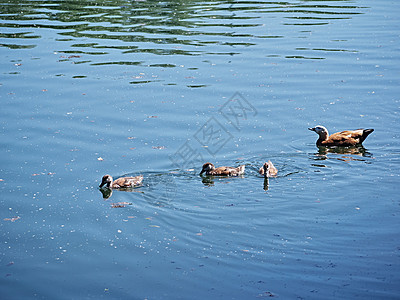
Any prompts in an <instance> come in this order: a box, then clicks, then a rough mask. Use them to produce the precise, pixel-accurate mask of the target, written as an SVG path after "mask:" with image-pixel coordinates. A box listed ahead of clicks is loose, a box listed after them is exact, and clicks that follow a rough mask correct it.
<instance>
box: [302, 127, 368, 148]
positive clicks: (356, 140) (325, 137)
mask: <svg viewBox="0 0 400 300" xmlns="http://www.w3.org/2000/svg"><path fill="white" fill-rule="evenodd" d="M308 129H309V130H311V131H315V132H316V133H317V134H318V135H319V138H318V140H317V146H339V147H351V146H357V145H361V144H362V142H364V140H365V139H366V138H367V136H368V135H369V134H371V133H372V132H373V131H374V130H373V129H356V130H345V131H341V132H336V133H334V134H332V135H329V133H328V130H327V129H326V128H325V127H324V126H321V125H318V126H315V127H313V128H308Z"/></svg>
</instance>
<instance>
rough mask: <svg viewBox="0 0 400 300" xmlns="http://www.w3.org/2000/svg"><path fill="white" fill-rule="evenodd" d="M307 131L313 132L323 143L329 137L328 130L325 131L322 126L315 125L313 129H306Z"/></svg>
mask: <svg viewBox="0 0 400 300" xmlns="http://www.w3.org/2000/svg"><path fill="white" fill-rule="evenodd" d="M308 130H311V131H315V132H316V133H317V134H318V135H319V138H320V139H321V140H323V141H324V140H326V139H327V138H328V136H329V133H328V129H326V128H325V127H324V126H322V125H317V126H315V127H313V128H308Z"/></svg>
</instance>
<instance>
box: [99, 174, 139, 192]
mask: <svg viewBox="0 0 400 300" xmlns="http://www.w3.org/2000/svg"><path fill="white" fill-rule="evenodd" d="M142 181H143V176H142V175H139V176H135V177H121V178H118V179H116V180H115V181H113V178H112V177H111V176H110V175H108V174H107V175H104V176H103V178H102V180H101V184H100V186H99V187H100V188H101V187H102V186H104V185H106V187H107V188H109V189H119V188H133V187H137V186H139V185H141V184H142Z"/></svg>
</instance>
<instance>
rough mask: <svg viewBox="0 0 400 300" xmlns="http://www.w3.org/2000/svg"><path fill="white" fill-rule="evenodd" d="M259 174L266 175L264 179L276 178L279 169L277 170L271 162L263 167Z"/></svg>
mask: <svg viewBox="0 0 400 300" xmlns="http://www.w3.org/2000/svg"><path fill="white" fill-rule="evenodd" d="M258 173H260V174H261V175H264V177H265V178H267V177H271V176H276V174H278V169H277V168H275V166H274V164H273V163H272V162H271V161H270V160H269V161H268V162H266V163H264V164H263V165H262V167H261V168H260V169H259V170H258Z"/></svg>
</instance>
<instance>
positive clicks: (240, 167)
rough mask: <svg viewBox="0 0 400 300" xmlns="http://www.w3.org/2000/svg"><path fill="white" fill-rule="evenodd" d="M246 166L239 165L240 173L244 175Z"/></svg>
mask: <svg viewBox="0 0 400 300" xmlns="http://www.w3.org/2000/svg"><path fill="white" fill-rule="evenodd" d="M245 168H246V166H245V165H241V166H239V175H242V174H244V169H245Z"/></svg>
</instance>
